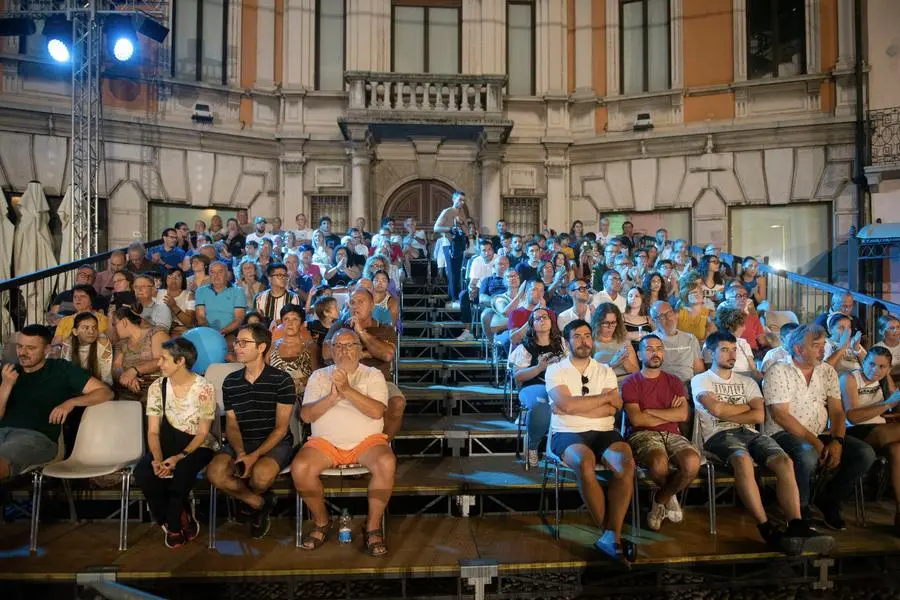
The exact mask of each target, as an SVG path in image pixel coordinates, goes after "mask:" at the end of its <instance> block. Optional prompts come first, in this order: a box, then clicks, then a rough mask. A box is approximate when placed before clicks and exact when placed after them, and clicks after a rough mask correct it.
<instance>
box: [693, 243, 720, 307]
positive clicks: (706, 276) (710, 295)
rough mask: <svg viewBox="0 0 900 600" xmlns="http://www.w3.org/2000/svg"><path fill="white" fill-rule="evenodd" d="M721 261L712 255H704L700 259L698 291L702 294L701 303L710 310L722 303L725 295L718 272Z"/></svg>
mask: <svg viewBox="0 0 900 600" xmlns="http://www.w3.org/2000/svg"><path fill="white" fill-rule="evenodd" d="M721 264H722V261H721V260H719V257H718V256H716V255H714V254H706V255H704V256H703V258H701V259H700V266H699V267H698V268H697V270H698V271H699V272H700V291H701V292H702V293H703V302H704V303H705V304H706V305H707V306H709V307H710V308H713V309H714V308H715V307H716V306H718V305H719V302H721V301H722V299H723V296H724V294H725V280H724V279H722V274H721V273H720V272H719V267H720V266H721Z"/></svg>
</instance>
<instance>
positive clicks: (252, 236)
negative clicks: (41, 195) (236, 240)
mask: <svg viewBox="0 0 900 600" xmlns="http://www.w3.org/2000/svg"><path fill="white" fill-rule="evenodd" d="M253 226H254V227H255V229H254V231H253V232H252V233H249V234H248V235H247V238H246V240H244V243H247V242H256V243H257V244H259V245H262V241H263V240H264V239H269V240H271V239H272V236H271V235H269V234H268V233H266V218H265V217H256V218H255V219H253ZM273 243H274V242H273Z"/></svg>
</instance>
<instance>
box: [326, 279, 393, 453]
mask: <svg viewBox="0 0 900 600" xmlns="http://www.w3.org/2000/svg"><path fill="white" fill-rule="evenodd" d="M347 308H348V309H349V314H350V316H349V317H347V318H344V319H339V320H337V321H335V323H334V325H332V326H331V329H329V330H328V334H327V335H326V336H325V340H324V343H323V344H322V358H323V359H325V362H326V363H330V362H331V361H333V360H334V358H333V352H332V350H333V346H332V340H333V338H334V335H335V334H336V333H337V332H338V331H339V330H341V329H350V330H351V331H353V332H355V333H356V335H357V336H359V340H360V343H361V344H362V353H361V355H360V362H361V363H362V364H364V365H366V366H369V367H375V368H376V369H379V370H380V371H381V372H382V374H383V375H384V379H385V381H387V386H388V409H387V411H386V412H385V415H384V433H385V434H387V436H388V439H393V438H394V436H396V435H397V432H399V431H400V424H401V422H402V421H403V411H404V409H405V408H406V398H405V397H404V396H403V392H401V391H400V388H398V387H397V386H396V385H394V376H393V365H394V354H395V351H396V348H397V346H396V344H397V331H396V330H395V329H394V328H393V327H388V326H385V325H382V324H380V323H378V322H377V321H376V320H375V319H373V318H372V309H373V308H375V299H374V297H373V296H372V292H370V291H369V290H367V289H365V288H363V287H357V288H356V289H355V290H353V292H352V293H351V294H350V298H349V299H348V300H347Z"/></svg>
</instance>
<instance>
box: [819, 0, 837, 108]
mask: <svg viewBox="0 0 900 600" xmlns="http://www.w3.org/2000/svg"><path fill="white" fill-rule="evenodd" d="M821 2H822V3H821V5H820V6H819V26H820V28H821V29H820V32H819V39H820V43H821V52H822V53H821V55H820V57H819V60H820V61H821V63H822V71H823V72H828V71H831V70H833V69H834V66H835V64H836V63H837V55H838V32H837V20H838V19H837V0H821ZM821 93H822V112H825V113H830V112H832V111H834V106H835V90H834V82H833V81H823V82H822V92H821Z"/></svg>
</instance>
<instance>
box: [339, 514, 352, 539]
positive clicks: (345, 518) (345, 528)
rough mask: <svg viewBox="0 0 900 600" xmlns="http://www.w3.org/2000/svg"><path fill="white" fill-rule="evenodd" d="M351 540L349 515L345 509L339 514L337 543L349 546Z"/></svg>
mask: <svg viewBox="0 0 900 600" xmlns="http://www.w3.org/2000/svg"><path fill="white" fill-rule="evenodd" d="M352 540H353V533H352V531H351V529H350V513H349V512H347V509H346V508H345V509H344V510H343V511H342V512H341V521H340V527H339V528H338V541H339V542H340V543H342V544H349V543H350V542H351V541H352Z"/></svg>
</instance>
